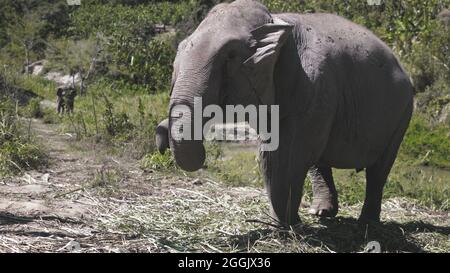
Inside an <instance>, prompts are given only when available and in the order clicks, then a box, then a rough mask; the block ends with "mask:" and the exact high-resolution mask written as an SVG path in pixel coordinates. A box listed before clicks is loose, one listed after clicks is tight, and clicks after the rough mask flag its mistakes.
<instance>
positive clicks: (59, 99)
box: [56, 87, 66, 114]
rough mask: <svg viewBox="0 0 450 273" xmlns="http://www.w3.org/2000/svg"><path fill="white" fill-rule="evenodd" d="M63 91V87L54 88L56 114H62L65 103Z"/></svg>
mask: <svg viewBox="0 0 450 273" xmlns="http://www.w3.org/2000/svg"><path fill="white" fill-rule="evenodd" d="M64 93H65V92H64V88H62V87H58V88H57V89H56V96H57V99H56V104H57V109H56V110H57V112H58V114H64V110H65V108H66V104H65V101H64V95H65V94H64Z"/></svg>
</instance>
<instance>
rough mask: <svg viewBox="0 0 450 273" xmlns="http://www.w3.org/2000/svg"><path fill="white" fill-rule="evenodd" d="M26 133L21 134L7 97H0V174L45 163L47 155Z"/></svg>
mask: <svg viewBox="0 0 450 273" xmlns="http://www.w3.org/2000/svg"><path fill="white" fill-rule="evenodd" d="M31 140H32V139H31V138H30V136H29V133H28V134H23V132H22V129H21V126H20V124H19V119H18V117H17V113H16V110H15V104H14V103H13V102H12V101H11V100H9V99H8V98H4V97H3V98H0V176H6V175H10V174H16V173H19V172H22V171H25V170H29V169H36V168H38V167H40V166H42V165H45V164H46V163H47V156H46V154H45V153H44V152H43V150H42V149H41V147H40V146H39V145H36V144H34V143H33V142H32V141H31Z"/></svg>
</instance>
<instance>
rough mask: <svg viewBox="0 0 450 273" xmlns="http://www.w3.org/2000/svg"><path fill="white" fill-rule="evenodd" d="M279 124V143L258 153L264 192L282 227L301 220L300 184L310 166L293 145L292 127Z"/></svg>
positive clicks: (301, 184)
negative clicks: (284, 128) (274, 147)
mask: <svg viewBox="0 0 450 273" xmlns="http://www.w3.org/2000/svg"><path fill="white" fill-rule="evenodd" d="M282 128H283V124H281V126H280V142H279V143H280V145H279V147H278V150H276V151H273V152H264V151H262V152H261V170H262V172H263V175H264V178H265V186H266V191H267V194H268V196H269V200H270V202H271V205H272V213H273V216H274V217H275V218H276V220H277V221H278V222H279V224H280V225H281V226H284V227H288V226H291V225H295V224H297V223H299V222H300V218H299V216H298V209H299V206H300V202H301V198H302V192H303V184H304V180H305V178H306V174H307V171H308V168H309V166H307V164H304V163H303V162H304V160H302V154H303V153H302V151H301V149H299V145H298V143H297V144H296V139H295V129H293V128H292V126H290V128H291V130H283V129H282Z"/></svg>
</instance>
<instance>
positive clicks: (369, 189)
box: [359, 107, 412, 223]
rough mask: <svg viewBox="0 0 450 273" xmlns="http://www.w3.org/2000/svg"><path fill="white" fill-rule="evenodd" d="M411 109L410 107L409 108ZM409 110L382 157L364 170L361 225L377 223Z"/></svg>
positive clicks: (407, 121) (406, 124)
mask: <svg viewBox="0 0 450 273" xmlns="http://www.w3.org/2000/svg"><path fill="white" fill-rule="evenodd" d="M411 109H412V107H411ZM411 109H408V111H409V112H408V113H409V115H406V116H405V119H406V121H405V122H403V123H402V125H401V126H400V127H399V128H397V130H396V131H395V133H394V136H393V138H392V140H391V143H390V144H389V146H388V147H387V149H386V150H385V151H384V153H383V155H382V156H381V157H380V158H379V159H378V160H377V161H376V162H375V164H374V165H372V166H370V167H368V168H367V169H366V198H365V200H364V205H363V208H362V211H361V215H360V216H359V221H360V222H362V223H368V222H379V221H380V213H381V201H382V198H383V188H384V185H385V184H386V180H387V178H388V175H389V172H390V171H391V168H392V165H394V162H395V158H396V157H397V152H398V149H399V147H400V143H401V142H402V139H403V136H404V134H405V132H406V129H407V128H408V124H409V119H410V117H411V112H410V111H412V110H411Z"/></svg>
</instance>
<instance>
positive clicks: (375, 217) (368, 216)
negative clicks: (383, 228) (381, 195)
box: [358, 202, 381, 224]
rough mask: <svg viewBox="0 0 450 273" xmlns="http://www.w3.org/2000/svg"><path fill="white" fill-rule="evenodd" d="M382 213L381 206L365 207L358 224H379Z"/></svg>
mask: <svg viewBox="0 0 450 273" xmlns="http://www.w3.org/2000/svg"><path fill="white" fill-rule="evenodd" d="M380 203H381V202H380ZM380 213H381V205H380V206H373V207H370V206H367V205H364V206H363V208H362V211H361V215H360V216H359V219H358V222H359V223H360V224H370V223H378V222H380Z"/></svg>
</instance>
